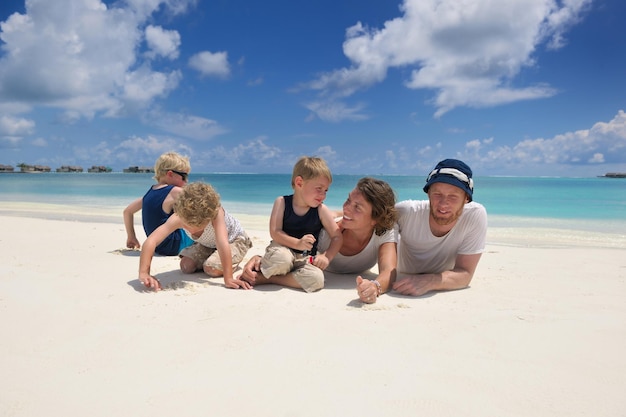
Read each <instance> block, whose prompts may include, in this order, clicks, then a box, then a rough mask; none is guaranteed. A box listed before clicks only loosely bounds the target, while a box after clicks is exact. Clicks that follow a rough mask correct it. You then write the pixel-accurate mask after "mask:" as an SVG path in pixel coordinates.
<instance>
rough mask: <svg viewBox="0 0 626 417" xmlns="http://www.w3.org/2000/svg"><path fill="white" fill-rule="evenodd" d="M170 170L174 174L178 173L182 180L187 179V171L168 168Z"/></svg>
mask: <svg viewBox="0 0 626 417" xmlns="http://www.w3.org/2000/svg"><path fill="white" fill-rule="evenodd" d="M170 171H172V172H173V173H174V174H178V175H180V177H181V178H182V179H183V181H187V177H188V176H189V173H188V172H180V171H174V170H173V169H170Z"/></svg>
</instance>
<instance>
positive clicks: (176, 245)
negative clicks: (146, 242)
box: [141, 185, 184, 256]
mask: <svg viewBox="0 0 626 417" xmlns="http://www.w3.org/2000/svg"><path fill="white" fill-rule="evenodd" d="M172 188H174V186H173V185H168V186H166V187H163V188H158V189H156V190H155V189H153V188H152V187H150V189H149V190H148V192H147V193H146V194H145V195H144V196H143V200H142V208H141V221H142V223H143V230H144V232H146V236H150V233H152V232H154V230H155V229H156V228H157V227H159V226H161V225H162V224H163V223H165V222H166V221H167V219H169V218H170V216H171V215H172V213H174V212H173V211H172V213H166V212H164V211H163V201H165V198H166V197H167V195H168V194H169V193H170V191H171V190H172ZM182 233H184V232H183V231H182V230H181V229H178V230H175V231H174V232H172V233H171V234H170V235H169V236H168V237H166V238H165V239H164V240H163V242H161V243H160V244H159V246H157V247H156V250H155V252H156V253H158V254H159V255H166V256H172V255H178V253H179V252H180V249H181V248H180V242H181V240H182V237H183V236H182Z"/></svg>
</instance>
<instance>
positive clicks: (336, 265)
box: [317, 229, 398, 274]
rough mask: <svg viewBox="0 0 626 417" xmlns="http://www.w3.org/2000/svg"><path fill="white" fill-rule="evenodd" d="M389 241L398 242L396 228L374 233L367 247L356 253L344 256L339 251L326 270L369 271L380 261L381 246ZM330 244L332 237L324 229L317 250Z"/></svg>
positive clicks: (339, 271)
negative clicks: (380, 233)
mask: <svg viewBox="0 0 626 417" xmlns="http://www.w3.org/2000/svg"><path fill="white" fill-rule="evenodd" d="M388 242H393V243H397V242H398V232H397V230H396V229H391V230H387V231H386V232H385V233H383V234H382V235H381V236H377V235H376V233H372V237H371V238H370V241H369V242H368V243H367V245H366V246H365V248H363V250H362V251H361V252H359V253H357V254H356V255H352V256H344V255H342V254H341V253H337V255H335V257H334V258H333V260H332V262H331V263H330V265H328V268H326V270H327V271H329V272H334V273H337V274H356V273H359V272H363V271H367V270H368V269H370V268H371V267H373V266H374V265H376V263H377V262H378V249H379V248H380V246H381V245H382V244H383V243H388ZM328 246H330V238H329V237H328V234H327V233H326V230H324V229H322V231H321V232H320V235H319V240H318V244H317V250H318V252H324V251H326V249H328Z"/></svg>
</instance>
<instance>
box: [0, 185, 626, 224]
mask: <svg viewBox="0 0 626 417" xmlns="http://www.w3.org/2000/svg"><path fill="white" fill-rule="evenodd" d="M360 177H361V176H359V175H335V176H334V181H333V183H332V185H331V188H330V190H329V192H328V196H327V200H326V204H327V205H328V206H330V207H331V208H337V209H338V208H340V207H341V205H342V204H343V201H344V200H345V198H346V196H347V195H348V193H349V192H350V190H351V189H352V188H353V187H354V185H355V184H356V182H357V180H358V179H359V178H360ZM376 177H377V178H380V179H383V180H385V181H387V182H388V183H389V184H391V186H392V187H393V188H394V189H395V191H396V193H397V196H398V200H405V199H424V198H425V197H426V195H425V194H424V192H423V191H422V186H423V185H424V181H425V177H422V176H376ZM190 180H191V181H204V182H208V183H210V184H212V185H213V186H214V187H215V189H216V190H217V191H218V192H219V193H220V195H221V197H222V200H223V204H224V207H226V208H227V209H228V210H229V211H230V212H232V213H242V214H252V215H269V213H270V211H271V206H272V203H273V201H274V199H275V198H276V196H278V195H283V194H289V193H291V187H290V182H291V180H290V174H202V173H195V174H192V175H191V176H190ZM153 183H154V181H153V179H152V175H151V174H134V173H132V174H131V173H37V174H23V173H2V174H0V206H2V205H3V203H5V202H26V203H49V204H61V205H75V206H79V207H82V208H91V207H93V208H107V207H110V208H114V207H115V208H117V207H124V206H126V205H127V204H128V203H129V202H130V201H132V200H133V199H135V198H137V197H139V196H142V195H143V194H144V193H145V192H146V190H147V189H148V187H149V186H150V185H152V184H153ZM474 199H475V200H476V201H478V202H480V203H482V204H483V205H484V206H485V207H486V208H487V212H488V213H489V222H490V226H495V227H498V226H504V227H509V226H510V227H525V226H527V227H550V228H565V229H568V228H571V229H577V230H589V231H595V232H607V233H618V234H626V179H620V178H529V177H477V178H475V193H474ZM5 205H7V204H5Z"/></svg>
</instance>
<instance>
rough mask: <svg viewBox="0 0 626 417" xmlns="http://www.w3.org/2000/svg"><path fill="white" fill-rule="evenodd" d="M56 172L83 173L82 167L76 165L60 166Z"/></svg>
mask: <svg viewBox="0 0 626 417" xmlns="http://www.w3.org/2000/svg"><path fill="white" fill-rule="evenodd" d="M57 172H83V167H81V166H78V165H61V168H57Z"/></svg>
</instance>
